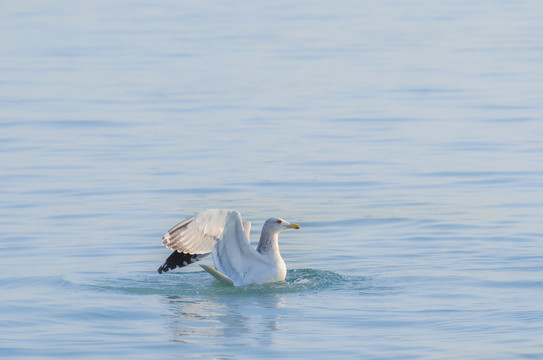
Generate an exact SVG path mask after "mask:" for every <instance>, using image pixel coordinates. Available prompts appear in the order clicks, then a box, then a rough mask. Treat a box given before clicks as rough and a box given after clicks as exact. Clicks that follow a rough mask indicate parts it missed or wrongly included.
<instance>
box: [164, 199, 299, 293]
mask: <svg viewBox="0 0 543 360" xmlns="http://www.w3.org/2000/svg"><path fill="white" fill-rule="evenodd" d="M286 229H300V225H298V224H290V223H289V222H287V221H285V220H283V219H280V218H270V219H268V220H266V222H265V223H264V226H263V227H262V233H261V234H260V241H259V242H258V246H257V248H256V250H255V249H254V248H253V247H252V246H251V244H250V242H249V233H250V231H251V223H250V222H249V221H244V220H242V219H241V214H240V213H239V212H238V211H236V210H223V209H209V210H204V211H202V212H200V213H198V214H196V215H195V216H193V217H190V218H188V219H186V220H183V221H181V222H180V223H178V224H177V225H175V226H174V227H173V228H171V229H170V230H169V231H168V232H167V233H166V234H164V236H163V237H162V244H163V245H164V246H166V247H167V248H169V249H172V250H174V252H173V253H172V254H171V255H170V256H169V257H168V258H167V259H166V261H165V262H164V264H163V265H162V266H161V267H159V268H158V273H159V274H162V273H163V272H166V271H169V270H173V269H175V268H177V267H184V266H187V265H189V264H192V263H194V262H196V261H199V260H201V259H203V258H204V257H206V256H208V255H209V254H212V256H213V263H214V265H215V268H213V267H211V266H207V265H200V266H201V267H202V268H203V269H204V270H206V271H207V272H208V273H210V274H211V275H213V276H214V277H215V278H216V279H217V280H219V281H221V282H223V283H225V284H229V285H233V286H244V285H251V284H264V283H269V282H278V281H283V280H285V277H286V274H287V268H286V266H285V262H284V261H283V258H282V257H281V254H280V253H279V243H278V236H279V233H280V232H281V231H283V230H286Z"/></svg>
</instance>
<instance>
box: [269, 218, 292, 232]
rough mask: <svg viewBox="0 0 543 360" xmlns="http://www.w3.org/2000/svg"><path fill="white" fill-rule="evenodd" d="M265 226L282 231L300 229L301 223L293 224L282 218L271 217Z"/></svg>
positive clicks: (270, 229)
mask: <svg viewBox="0 0 543 360" xmlns="http://www.w3.org/2000/svg"><path fill="white" fill-rule="evenodd" d="M264 228H265V229H266V230H268V231H270V232H281V231H283V230H287V229H300V225H298V224H291V223H289V222H288V221H285V220H283V219H280V218H270V219H268V220H266V222H265V223H264Z"/></svg>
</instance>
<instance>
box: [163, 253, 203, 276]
mask: <svg viewBox="0 0 543 360" xmlns="http://www.w3.org/2000/svg"><path fill="white" fill-rule="evenodd" d="M206 255H207V254H196V255H194V254H186V253H183V252H177V251H174V252H173V253H172V254H171V255H170V256H168V258H167V259H166V261H165V262H164V264H162V266H161V267H159V268H158V269H157V272H158V273H159V274H162V273H163V272H167V271H170V270H173V269H176V268H178V267H179V268H181V267H184V266H187V265H190V264H192V263H193V262H196V261H199V260H200V259H201V258H202V257H204V256H206Z"/></svg>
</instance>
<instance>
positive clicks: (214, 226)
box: [162, 209, 239, 254]
mask: <svg viewBox="0 0 543 360" xmlns="http://www.w3.org/2000/svg"><path fill="white" fill-rule="evenodd" d="M232 213H237V214H239V213H238V212H237V211H235V210H220V209H211V210H205V211H202V212H200V213H198V214H196V215H195V216H193V217H190V218H188V219H186V220H183V221H181V222H180V223H179V224H177V225H175V226H174V227H172V228H171V229H170V230H169V231H168V232H167V233H166V234H164V236H163V237H162V244H163V245H164V246H166V247H167V248H169V249H172V250H177V251H178V252H183V253H186V254H208V253H210V252H211V251H212V250H213V248H214V247H215V245H216V244H217V242H218V241H220V240H221V239H222V237H223V233H224V228H225V225H226V223H227V221H228V218H229V216H230V214H232Z"/></svg>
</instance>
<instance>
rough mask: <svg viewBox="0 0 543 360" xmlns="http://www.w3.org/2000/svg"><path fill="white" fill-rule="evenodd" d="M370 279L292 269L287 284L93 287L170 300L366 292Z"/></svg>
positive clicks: (175, 282)
mask: <svg viewBox="0 0 543 360" xmlns="http://www.w3.org/2000/svg"><path fill="white" fill-rule="evenodd" d="M370 282H371V281H370V279H369V278H365V277H360V276H344V275H340V274H338V273H335V272H333V271H327V270H317V269H293V270H290V271H288V273H287V277H286V279H285V281H282V282H276V283H268V284H262V285H247V286H241V287H232V286H229V285H225V284H222V283H220V282H219V281H217V280H215V279H213V278H212V277H210V276H209V275H208V274H207V273H206V272H203V271H201V272H192V273H183V274H179V275H178V274H175V273H174V274H170V275H169V276H166V277H165V276H157V275H155V273H149V272H144V273H141V274H140V275H139V276H138V275H137V274H136V276H135V277H134V278H113V279H112V278H109V279H102V280H101V281H98V283H97V284H95V285H92V287H93V288H94V289H99V290H101V291H114V292H124V293H129V294H158V295H167V296H187V295H206V294H210V295H211V294H213V295H217V294H225V295H226V294H240V293H244V294H247V293H255V294H257V293H261V294H265V293H270V294H281V293H296V292H305V291H318V290H324V289H329V288H334V289H338V290H341V289H343V290H355V289H363V288H365V289H366V290H368V289H370V288H372V286H371V285H370Z"/></svg>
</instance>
